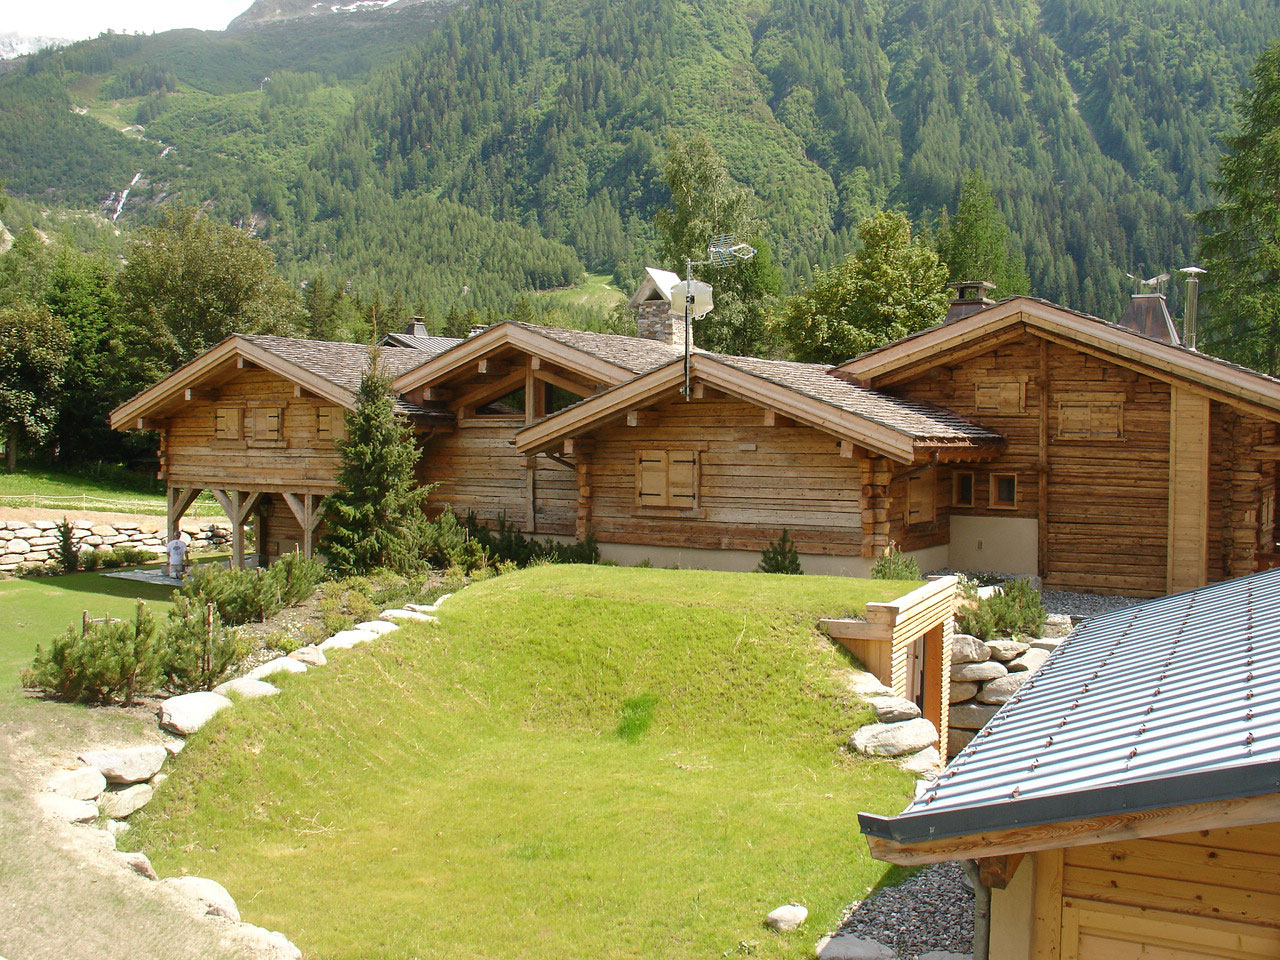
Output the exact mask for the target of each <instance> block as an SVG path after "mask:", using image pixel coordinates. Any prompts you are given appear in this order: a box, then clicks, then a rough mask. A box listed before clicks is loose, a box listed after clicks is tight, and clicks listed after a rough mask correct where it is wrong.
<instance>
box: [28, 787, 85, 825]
mask: <svg viewBox="0 0 1280 960" xmlns="http://www.w3.org/2000/svg"><path fill="white" fill-rule="evenodd" d="M37 802H38V803H39V804H40V809H41V810H43V811H44V814H45V816H47V817H50V818H52V819H54V820H66V821H68V822H69V823H89V822H90V821H93V820H97V819H98V808H97V807H96V806H95V805H94V804H92V803H90V802H89V801H87V800H73V799H72V798H71V797H64V796H62V795H61V794H57V793H42V794H40V796H39V798H38V800H37Z"/></svg>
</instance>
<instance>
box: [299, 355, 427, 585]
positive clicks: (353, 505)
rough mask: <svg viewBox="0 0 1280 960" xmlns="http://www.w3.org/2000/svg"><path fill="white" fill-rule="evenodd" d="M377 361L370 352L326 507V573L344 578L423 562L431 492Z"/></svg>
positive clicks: (408, 567) (402, 569)
mask: <svg viewBox="0 0 1280 960" xmlns="http://www.w3.org/2000/svg"><path fill="white" fill-rule="evenodd" d="M378 360H379V351H378V350H377V348H373V349H371V350H370V353H369V364H368V366H367V367H366V368H365V372H364V376H362V377H361V378H360V389H359V390H358V391H357V392H356V407H355V410H354V411H352V412H351V413H348V414H347V416H346V424H347V436H346V439H344V440H339V441H338V442H337V447H338V453H339V454H341V456H342V469H341V470H339V471H338V483H339V485H340V486H341V489H340V490H339V491H338V492H337V493H334V494H331V495H330V496H328V497H326V498H325V501H324V517H325V525H326V527H327V530H326V532H325V534H324V536H323V537H322V538H321V550H322V551H323V552H324V554H325V556H326V557H327V558H328V566H329V569H330V570H331V571H333V572H335V573H337V574H340V575H346V576H353V575H360V574H365V573H368V572H370V571H371V570H375V569H377V568H379V567H387V568H390V569H392V570H396V571H399V572H408V571H410V570H411V569H412V568H413V567H414V566H415V565H417V564H418V563H419V561H420V557H421V552H422V547H423V544H424V537H425V532H426V526H427V521H426V514H425V513H424V512H423V507H424V505H425V503H426V499H427V495H428V493H429V491H430V488H428V487H422V486H419V485H418V482H417V478H416V477H415V475H414V467H415V465H416V464H417V462H418V449H417V446H416V444H415V443H414V439H413V432H412V431H411V430H410V429H409V426H408V424H407V423H405V422H404V421H403V420H401V419H400V418H399V417H398V416H397V415H396V412H395V401H394V400H392V397H391V378H390V377H388V376H386V375H385V374H383V373H382V372H381V371H380V370H379V369H378Z"/></svg>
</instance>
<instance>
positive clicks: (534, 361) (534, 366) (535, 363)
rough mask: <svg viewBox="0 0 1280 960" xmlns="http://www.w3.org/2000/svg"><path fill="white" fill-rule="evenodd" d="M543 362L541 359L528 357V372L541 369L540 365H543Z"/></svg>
mask: <svg viewBox="0 0 1280 960" xmlns="http://www.w3.org/2000/svg"><path fill="white" fill-rule="evenodd" d="M543 362H544V361H543V359H542V358H541V357H530V358H529V369H530V370H541V369H542V364H543Z"/></svg>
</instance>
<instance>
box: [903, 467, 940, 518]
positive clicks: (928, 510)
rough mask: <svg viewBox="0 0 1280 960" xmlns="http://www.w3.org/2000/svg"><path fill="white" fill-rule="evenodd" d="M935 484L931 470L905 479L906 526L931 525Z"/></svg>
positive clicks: (935, 490)
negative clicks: (914, 524)
mask: <svg viewBox="0 0 1280 960" xmlns="http://www.w3.org/2000/svg"><path fill="white" fill-rule="evenodd" d="M936 492H937V483H936V482H935V474H934V471H933V469H932V468H930V469H928V470H925V471H924V472H923V473H918V474H916V475H915V476H914V477H908V478H907V526H910V525H911V524H913V523H933V520H934V500H935V494H936Z"/></svg>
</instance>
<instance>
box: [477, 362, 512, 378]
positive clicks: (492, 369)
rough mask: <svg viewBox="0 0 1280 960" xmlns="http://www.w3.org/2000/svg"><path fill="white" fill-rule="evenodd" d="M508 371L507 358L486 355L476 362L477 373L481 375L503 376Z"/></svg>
mask: <svg viewBox="0 0 1280 960" xmlns="http://www.w3.org/2000/svg"><path fill="white" fill-rule="evenodd" d="M506 372H507V363H506V361H505V360H499V359H497V358H496V357H484V358H482V359H481V360H479V361H477V363H476V373H478V374H480V375H481V376H495V377H496V376H501V375H502V374H504V373H506Z"/></svg>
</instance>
